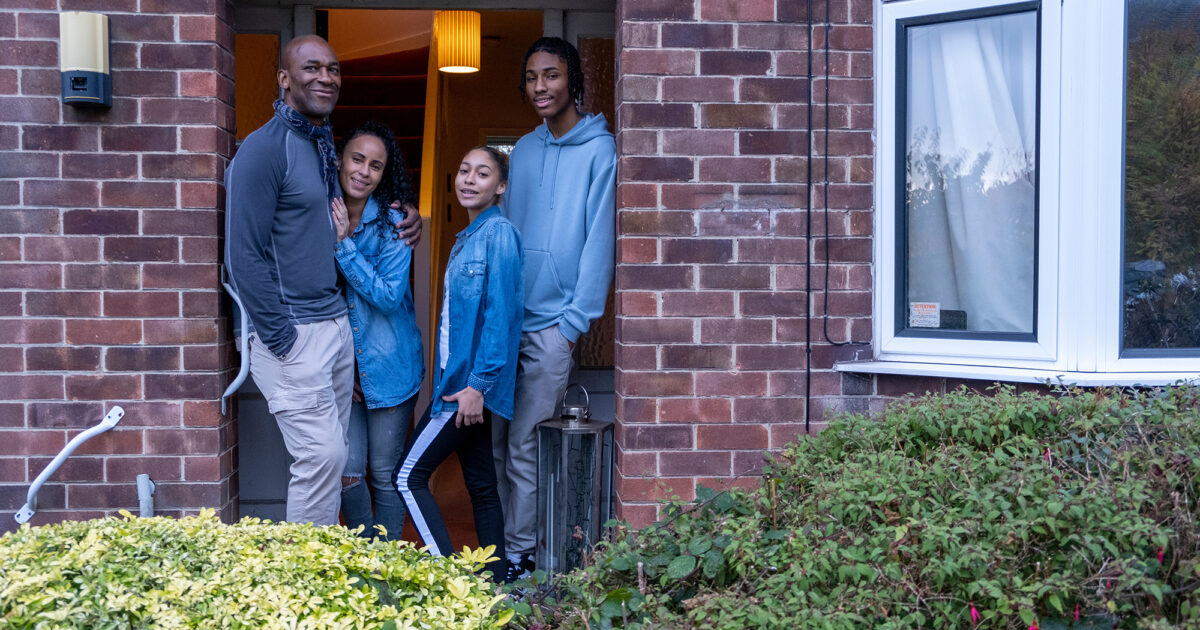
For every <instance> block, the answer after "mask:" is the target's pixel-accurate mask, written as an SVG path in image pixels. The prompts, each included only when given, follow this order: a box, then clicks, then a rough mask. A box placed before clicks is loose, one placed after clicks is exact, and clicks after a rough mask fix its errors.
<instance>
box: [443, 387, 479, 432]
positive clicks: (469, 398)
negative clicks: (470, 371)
mask: <svg viewBox="0 0 1200 630" xmlns="http://www.w3.org/2000/svg"><path fill="white" fill-rule="evenodd" d="M442 400H444V401H446V402H458V415H456V416H455V417H454V426H456V427H458V428H460V429H461V428H463V427H469V426H471V425H472V424H479V423H480V422H483V394H482V393H480V392H479V390H477V389H475V388H473V387H464V388H463V389H462V391H460V392H458V393H457V394H452V395H450V396H442Z"/></svg>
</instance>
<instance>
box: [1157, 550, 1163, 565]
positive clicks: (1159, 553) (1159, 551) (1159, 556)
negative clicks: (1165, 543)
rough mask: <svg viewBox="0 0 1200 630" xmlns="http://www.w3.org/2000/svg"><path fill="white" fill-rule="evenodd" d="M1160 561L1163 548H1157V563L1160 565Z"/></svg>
mask: <svg viewBox="0 0 1200 630" xmlns="http://www.w3.org/2000/svg"><path fill="white" fill-rule="evenodd" d="M1162 560H1163V548H1162V547H1159V548H1158V563H1159V564H1162Z"/></svg>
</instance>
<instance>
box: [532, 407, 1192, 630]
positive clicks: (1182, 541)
mask: <svg viewBox="0 0 1200 630" xmlns="http://www.w3.org/2000/svg"><path fill="white" fill-rule="evenodd" d="M1198 402H1200V392H1198V391H1197V390H1196V389H1195V388H1190V387H1187V388H1173V389H1168V390H1154V391H1141V392H1126V391H1118V390H1096V391H1068V392H1059V393H1056V394H1055V395H1039V394H1030V393H1026V394H1017V393H1015V392H1014V391H1013V390H1012V389H1010V388H1001V389H997V390H996V391H994V392H992V395H990V396H989V395H978V394H974V393H969V392H967V391H966V390H960V391H957V392H954V393H950V394H947V395H945V396H934V397H926V398H919V399H911V398H910V399H906V400H903V401H900V402H898V403H896V404H893V405H891V406H890V407H889V408H888V410H887V411H886V412H884V413H883V414H882V416H881V417H878V418H868V417H863V416H850V417H846V418H843V419H840V420H839V421H837V422H834V423H833V424H832V425H831V426H830V427H829V428H828V429H826V430H825V431H823V432H821V433H820V434H819V435H817V436H815V437H813V438H808V439H801V440H799V441H798V442H797V443H795V444H794V445H792V446H791V447H790V448H788V449H787V450H785V451H784V452H783V453H781V454H780V456H779V458H778V459H777V460H776V461H775V462H774V463H773V464H772V465H771V466H770V467H769V468H768V473H767V475H766V476H765V479H764V482H763V484H762V485H761V486H760V487H758V488H757V489H754V490H751V491H745V492H743V491H737V492H730V493H725V492H722V493H716V492H712V491H708V492H705V493H702V494H700V500H699V501H698V503H697V504H695V505H679V504H674V505H670V506H668V507H667V509H666V515H667V517H666V518H665V519H664V520H663V521H661V522H660V523H658V524H655V525H654V526H651V527H649V528H647V529H644V530H642V531H641V532H638V533H636V534H634V533H631V532H629V531H628V529H627V528H623V527H619V528H618V530H617V535H616V536H615V537H614V538H613V540H611V541H610V542H608V543H605V544H603V545H601V546H600V547H599V549H598V550H597V553H596V555H595V556H594V558H592V564H591V565H590V566H589V567H588V568H586V569H584V570H581V571H577V572H575V573H573V574H570V575H568V576H564V577H563V578H561V579H559V580H558V581H556V582H555V583H554V584H553V588H546V589H543V590H542V591H541V595H538V596H536V597H534V598H532V601H531V602H530V603H531V604H533V606H532V607H531V608H532V610H531V611H530V612H532V613H533V614H534V616H535V617H534V618H535V619H537V620H538V623H545V624H548V625H554V626H559V627H562V628H583V627H588V628H592V629H595V628H603V627H626V628H652V627H653V628H671V627H704V628H729V629H735V628H737V629H740V628H851V627H873V628H912V627H926V628H973V627H986V628H1020V629H1021V630H1026V629H1028V628H1031V627H1034V626H1036V627H1039V628H1042V629H1043V630H1048V629H1050V628H1054V627H1068V626H1073V627H1080V628H1111V627H1123V628H1124V627H1140V628H1166V627H1177V626H1187V627H1200V596H1198V594H1197V593H1198V588H1200V559H1198V555H1197V546H1198V544H1200V543H1198V540H1200V538H1198V535H1197V534H1198V529H1197V516H1198V514H1197V511H1198V504H1197V498H1198V497H1197V493H1198V491H1200V486H1198V483H1200V476H1198V473H1200V405H1198ZM521 607H522V608H523V607H524V606H521Z"/></svg>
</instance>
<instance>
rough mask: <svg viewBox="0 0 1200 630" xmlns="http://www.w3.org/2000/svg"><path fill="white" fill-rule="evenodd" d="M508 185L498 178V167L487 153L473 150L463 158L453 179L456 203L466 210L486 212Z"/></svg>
mask: <svg viewBox="0 0 1200 630" xmlns="http://www.w3.org/2000/svg"><path fill="white" fill-rule="evenodd" d="M507 188H508V184H507V183H505V182H504V181H502V180H501V178H500V167H499V165H498V164H496V162H495V161H494V160H493V159H492V156H490V155H488V153H487V151H484V150H482V149H475V150H473V151H471V152H469V153H467V154H466V155H465V156H463V160H462V163H461V164H459V165H458V175H457V176H456V177H455V178H454V192H455V194H456V195H457V196H458V203H460V204H462V207H464V208H466V209H467V210H476V211H481V210H486V209H488V208H490V207H491V206H494V205H496V203H497V202H498V201H499V196H500V195H502V194H504V191H505V190H506V189H507Z"/></svg>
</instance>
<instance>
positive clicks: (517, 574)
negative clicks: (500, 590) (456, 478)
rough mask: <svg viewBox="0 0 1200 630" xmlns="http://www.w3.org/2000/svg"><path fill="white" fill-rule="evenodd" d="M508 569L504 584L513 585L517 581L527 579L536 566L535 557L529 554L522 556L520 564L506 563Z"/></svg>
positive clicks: (505, 573)
mask: <svg viewBox="0 0 1200 630" xmlns="http://www.w3.org/2000/svg"><path fill="white" fill-rule="evenodd" d="M506 563H507V564H508V568H507V569H506V570H505V572H504V583H505V584H512V583H513V582H516V581H517V580H520V579H523V578H527V577H529V575H530V574H532V573H533V570H534V569H535V568H536V565H534V564H533V555H532V554H528V553H523V554H521V561H520V562H516V563H514V562H512V561H506Z"/></svg>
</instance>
